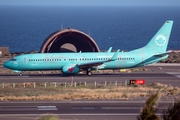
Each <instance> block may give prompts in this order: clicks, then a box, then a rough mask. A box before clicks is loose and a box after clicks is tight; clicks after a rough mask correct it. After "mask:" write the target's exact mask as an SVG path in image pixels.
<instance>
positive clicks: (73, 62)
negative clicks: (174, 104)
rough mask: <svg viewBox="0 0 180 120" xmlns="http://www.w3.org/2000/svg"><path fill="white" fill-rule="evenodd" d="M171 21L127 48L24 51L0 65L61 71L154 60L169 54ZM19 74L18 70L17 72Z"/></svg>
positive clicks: (87, 70)
mask: <svg viewBox="0 0 180 120" xmlns="http://www.w3.org/2000/svg"><path fill="white" fill-rule="evenodd" d="M172 25H173V21H172V20H169V21H166V22H165V23H164V25H163V26H162V27H161V28H160V29H159V31H158V32H157V33H156V34H155V35H154V37H153V38H152V39H151V40H150V41H149V43H148V44H147V45H146V46H144V47H142V48H139V49H135V50H132V51H129V52H120V50H117V51H116V52H111V49H112V47H110V49H109V50H108V51H107V52H76V53H36V54H23V55H19V56H16V57H14V58H12V59H10V60H9V61H6V62H5V63H4V64H3V66H4V67H6V68H9V69H12V70H14V71H16V72H21V71H39V70H61V72H62V73H63V74H66V75H71V74H78V73H79V72H80V71H82V70H85V71H86V74H87V75H89V76H90V75H91V74H92V73H91V71H92V70H104V69H124V68H133V67H139V66H145V65H148V64H153V63H157V62H158V61H161V60H164V59H166V58H167V57H168V53H169V52H170V51H166V49H167V45H168V42H169V37H170V33H171V29H172ZM20 74H21V73H20Z"/></svg>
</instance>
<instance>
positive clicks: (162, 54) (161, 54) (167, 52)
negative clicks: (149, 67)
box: [154, 50, 172, 56]
mask: <svg viewBox="0 0 180 120" xmlns="http://www.w3.org/2000/svg"><path fill="white" fill-rule="evenodd" d="M171 52H172V50H168V51H166V52H165V53H159V54H155V55H154V56H164V55H167V54H169V53H171Z"/></svg>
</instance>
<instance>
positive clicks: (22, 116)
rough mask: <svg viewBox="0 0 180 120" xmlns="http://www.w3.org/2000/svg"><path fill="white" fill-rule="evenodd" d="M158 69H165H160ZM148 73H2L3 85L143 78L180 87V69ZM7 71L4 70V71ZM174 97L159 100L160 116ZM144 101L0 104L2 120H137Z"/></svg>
mask: <svg viewBox="0 0 180 120" xmlns="http://www.w3.org/2000/svg"><path fill="white" fill-rule="evenodd" d="M159 67H161V68H162V69H161V70H159ZM146 68H147V69H149V70H148V71H147V72H133V73H123V72H122V73H101V74H100V73H99V74H93V75H92V76H87V75H85V74H78V75H75V76H73V77H71V76H63V75H61V74H24V75H23V76H18V75H17V74H0V82H1V83H2V82H11V83H18V82H70V81H71V80H72V79H73V81H74V82H95V81H96V82H99V83H103V82H105V81H106V82H115V81H117V82H118V83H122V82H125V81H128V80H131V79H144V80H145V81H146V84H151V83H156V82H159V83H163V84H170V85H173V86H178V87H179V86H180V66H179V64H176V65H165V66H164V65H162V64H161V66H160V65H158V66H153V65H152V66H148V67H146ZM3 69H5V68H3ZM173 100H174V98H172V99H169V100H164V101H163V100H162V101H160V104H159V107H158V112H157V113H158V114H159V115H161V114H162V112H163V110H165V109H166V108H167V107H168V106H169V104H170V103H172V101H173ZM144 102H145V100H132V101H73V102H60V101H42V102H41V101H35V102H23V101H22V102H20V101H17V102H0V119H3V120H28V119H29V120H35V119H36V118H37V117H38V116H40V115H42V114H46V113H52V114H56V115H58V116H59V118H60V119H62V120H70V119H73V120H77V119H78V120H100V119H103V120H136V116H137V115H138V114H139V112H140V110H141V108H142V106H143V104H144Z"/></svg>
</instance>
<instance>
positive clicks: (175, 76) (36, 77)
mask: <svg viewBox="0 0 180 120" xmlns="http://www.w3.org/2000/svg"><path fill="white" fill-rule="evenodd" d="M72 79H73V81H74V82H87V83H94V82H95V81H96V82H98V83H104V82H105V81H106V82H112V83H114V82H115V81H117V83H124V82H125V81H129V80H131V79H144V80H145V82H146V84H151V83H156V82H159V83H163V84H169V85H173V86H180V72H153V73H152V72H144V73H143V72H138V73H106V74H93V75H92V76H87V75H85V74H79V75H76V76H73V77H71V76H63V75H59V74H24V75H23V76H18V75H14V74H9V75H2V74H1V75H0V82H1V83H2V82H10V83H19V82H70V81H71V80H72Z"/></svg>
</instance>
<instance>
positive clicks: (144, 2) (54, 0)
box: [0, 0, 180, 6]
mask: <svg viewBox="0 0 180 120" xmlns="http://www.w3.org/2000/svg"><path fill="white" fill-rule="evenodd" d="M0 5H48V6H50V5H59V6H180V0H0Z"/></svg>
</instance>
